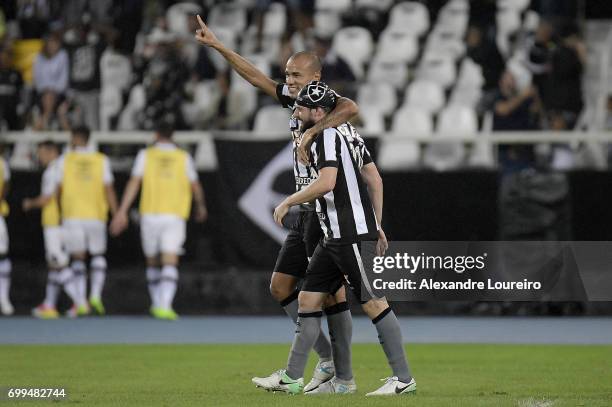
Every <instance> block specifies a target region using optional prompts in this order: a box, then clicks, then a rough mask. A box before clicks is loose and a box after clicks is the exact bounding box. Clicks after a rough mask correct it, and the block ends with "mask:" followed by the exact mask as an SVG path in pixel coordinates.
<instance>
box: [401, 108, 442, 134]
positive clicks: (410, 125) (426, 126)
mask: <svg viewBox="0 0 612 407" xmlns="http://www.w3.org/2000/svg"><path fill="white" fill-rule="evenodd" d="M391 133H393V135H394V136H397V137H403V136H420V137H422V136H430V135H431V134H432V133H433V122H432V119H431V115H430V114H429V112H427V111H426V110H424V109H421V108H418V107H414V106H402V107H401V108H400V109H399V110H398V111H396V112H395V115H394V116H393V122H392V124H391Z"/></svg>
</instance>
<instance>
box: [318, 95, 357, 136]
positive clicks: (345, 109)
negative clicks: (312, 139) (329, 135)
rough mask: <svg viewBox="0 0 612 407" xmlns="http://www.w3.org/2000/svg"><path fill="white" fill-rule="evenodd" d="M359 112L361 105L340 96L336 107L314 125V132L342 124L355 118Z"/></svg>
mask: <svg viewBox="0 0 612 407" xmlns="http://www.w3.org/2000/svg"><path fill="white" fill-rule="evenodd" d="M357 114H359V107H358V106H357V104H356V103H355V102H353V101H352V100H351V99H347V98H339V99H338V104H337V105H336V108H335V109H334V110H332V111H331V112H329V114H328V115H326V116H325V117H324V118H323V119H322V120H320V121H319V122H317V123H315V125H314V126H312V133H314V134H318V133H320V132H322V131H323V130H325V129H328V128H330V127H337V126H340V125H341V124H343V123H346V122H348V121H350V120H351V119H353V117H355V116H356V115H357Z"/></svg>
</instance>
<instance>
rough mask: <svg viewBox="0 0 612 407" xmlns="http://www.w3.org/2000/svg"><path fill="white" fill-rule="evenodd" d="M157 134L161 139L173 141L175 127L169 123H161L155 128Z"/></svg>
mask: <svg viewBox="0 0 612 407" xmlns="http://www.w3.org/2000/svg"><path fill="white" fill-rule="evenodd" d="M155 132H156V133H157V134H158V135H159V136H160V137H162V138H165V139H168V140H171V139H172V135H173V134H174V126H172V124H170V123H168V122H167V121H161V122H159V123H157V125H156V126H155Z"/></svg>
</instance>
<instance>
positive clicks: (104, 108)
mask: <svg viewBox="0 0 612 407" xmlns="http://www.w3.org/2000/svg"><path fill="white" fill-rule="evenodd" d="M122 104H123V100H122V98H121V91H120V90H119V88H116V87H114V86H106V87H104V88H102V89H101V90H100V113H99V114H100V130H103V131H107V130H109V129H110V118H111V117H113V116H115V115H117V114H118V113H119V112H120V111H121V107H122Z"/></svg>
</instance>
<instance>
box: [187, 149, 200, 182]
mask: <svg viewBox="0 0 612 407" xmlns="http://www.w3.org/2000/svg"><path fill="white" fill-rule="evenodd" d="M186 167H187V168H186V170H187V178H189V181H190V182H196V181H197V180H198V172H197V171H196V168H195V164H194V162H193V158H191V155H189V154H187V160H186Z"/></svg>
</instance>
